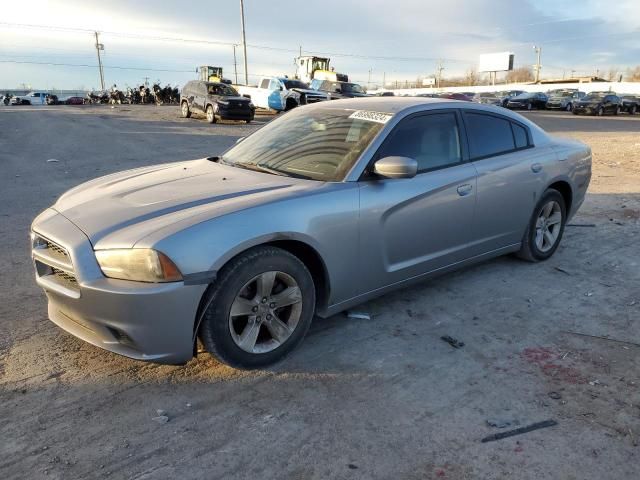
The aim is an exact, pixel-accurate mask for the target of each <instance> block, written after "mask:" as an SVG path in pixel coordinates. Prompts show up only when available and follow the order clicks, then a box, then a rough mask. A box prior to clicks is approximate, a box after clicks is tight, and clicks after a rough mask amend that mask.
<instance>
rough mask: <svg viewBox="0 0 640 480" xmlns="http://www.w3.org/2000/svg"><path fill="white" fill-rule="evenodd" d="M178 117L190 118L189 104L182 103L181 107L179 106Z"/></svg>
mask: <svg viewBox="0 0 640 480" xmlns="http://www.w3.org/2000/svg"><path fill="white" fill-rule="evenodd" d="M180 115H181V116H182V118H189V117H190V116H191V110H189V104H188V103H187V102H182V105H180Z"/></svg>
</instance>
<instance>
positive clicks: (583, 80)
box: [539, 77, 608, 84]
mask: <svg viewBox="0 0 640 480" xmlns="http://www.w3.org/2000/svg"><path fill="white" fill-rule="evenodd" d="M607 81H608V80H605V79H604V78H600V77H571V78H551V79H548V80H540V82H539V83H541V84H554V83H597V82H607Z"/></svg>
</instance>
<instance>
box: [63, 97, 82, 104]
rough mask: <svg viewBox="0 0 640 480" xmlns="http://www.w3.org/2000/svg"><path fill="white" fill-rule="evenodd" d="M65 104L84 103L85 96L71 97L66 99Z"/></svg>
mask: <svg viewBox="0 0 640 480" xmlns="http://www.w3.org/2000/svg"><path fill="white" fill-rule="evenodd" d="M64 103H65V105H83V104H84V98H82V97H69V98H67V99H66V100H65V101H64Z"/></svg>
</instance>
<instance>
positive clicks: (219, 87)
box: [207, 83, 238, 97]
mask: <svg viewBox="0 0 640 480" xmlns="http://www.w3.org/2000/svg"><path fill="white" fill-rule="evenodd" d="M207 92H209V95H224V96H227V97H237V96H238V92H236V91H235V90H234V89H233V88H232V87H230V86H229V85H225V84H224V83H209V84H207Z"/></svg>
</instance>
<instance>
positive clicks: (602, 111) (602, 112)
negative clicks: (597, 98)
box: [597, 107, 604, 117]
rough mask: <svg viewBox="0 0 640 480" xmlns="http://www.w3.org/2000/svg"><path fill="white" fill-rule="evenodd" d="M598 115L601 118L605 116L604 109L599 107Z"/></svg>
mask: <svg viewBox="0 0 640 480" xmlns="http://www.w3.org/2000/svg"><path fill="white" fill-rule="evenodd" d="M597 115H598V116H599V117H601V116H603V115H604V108H602V107H598V113H597Z"/></svg>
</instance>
